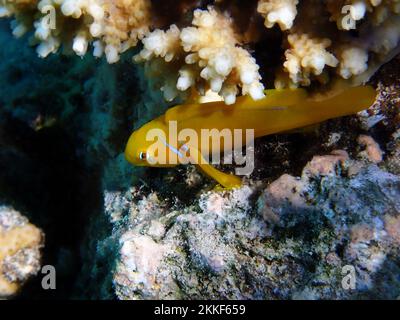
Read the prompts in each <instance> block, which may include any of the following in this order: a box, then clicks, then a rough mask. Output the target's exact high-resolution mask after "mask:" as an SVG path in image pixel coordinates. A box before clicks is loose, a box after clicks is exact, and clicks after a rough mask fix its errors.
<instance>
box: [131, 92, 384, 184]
mask: <svg viewBox="0 0 400 320" xmlns="http://www.w3.org/2000/svg"><path fill="white" fill-rule="evenodd" d="M265 94H266V96H265V98H263V99H260V100H257V101H254V100H252V98H251V97H249V96H242V97H239V98H238V99H237V101H236V103H235V104H234V105H225V104H224V102H220V101H218V102H208V103H189V104H182V105H178V106H175V107H173V108H170V109H169V110H167V112H166V113H165V114H164V115H162V116H160V117H158V118H156V119H154V120H152V121H150V122H148V123H147V124H145V125H143V126H142V127H141V128H139V129H138V130H136V131H134V132H133V133H132V135H131V136H130V138H129V141H128V143H127V146H126V150H125V157H126V159H127V160H128V161H129V162H130V163H132V164H134V165H136V166H153V167H171V166H176V165H178V164H180V163H188V162H190V163H193V164H195V165H196V166H197V167H198V168H199V169H200V170H201V171H203V172H204V173H205V174H206V175H208V176H209V177H211V178H213V179H215V180H216V181H217V182H218V183H220V184H221V185H222V186H224V187H226V188H233V187H238V186H240V185H241V183H242V181H241V179H240V178H239V177H238V176H236V175H233V174H227V173H224V172H221V171H220V170H218V169H216V168H214V167H213V166H212V164H210V162H209V160H207V158H209V156H210V155H211V156H213V155H216V154H217V155H219V154H221V153H222V152H232V149H233V147H237V145H236V144H237V141H236V142H234V141H232V139H231V138H229V135H228V136H227V135H226V133H227V132H228V133H229V132H235V133H237V132H239V133H240V139H238V140H239V144H240V145H239V146H240V147H241V146H244V145H246V137H247V136H246V133H247V132H249V130H252V132H253V138H257V137H261V136H265V135H269V134H275V133H278V132H284V131H289V130H292V129H296V128H301V127H305V126H309V125H312V124H316V123H319V122H322V121H325V120H328V119H332V118H336V117H341V116H345V115H350V114H354V113H356V112H359V111H361V110H364V109H366V108H368V107H369V106H371V105H372V104H373V103H374V101H375V97H376V92H375V90H374V89H373V88H372V87H370V86H359V87H352V88H347V89H344V90H343V91H342V92H340V93H338V94H335V95H334V96H320V97H318V98H317V97H316V96H311V95H310V94H309V93H307V91H306V90H304V89H283V90H266V92H265ZM227 130H228V131H227ZM204 132H206V133H207V134H208V135H207V134H204V135H203V133H204ZM222 132H223V134H221V133H222ZM196 137H197V140H196ZM221 141H223V142H224V143H223V144H221Z"/></svg>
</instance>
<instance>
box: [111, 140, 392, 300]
mask: <svg viewBox="0 0 400 320" xmlns="http://www.w3.org/2000/svg"><path fill="white" fill-rule="evenodd" d="M360 140H363V139H360ZM363 141H364V140H363ZM370 142H371V141H370ZM372 160H373V159H372ZM373 162H374V161H373ZM373 162H372V163H371V162H369V161H368V162H366V161H358V160H353V159H350V158H349V156H348V155H347V153H346V152H344V151H335V152H333V154H331V155H325V156H316V157H314V158H313V159H312V160H311V161H310V162H309V163H308V164H307V165H306V166H305V168H304V170H303V173H302V175H301V177H294V176H291V175H288V174H284V175H282V176H281V177H280V178H278V179H277V180H276V181H274V182H273V183H271V184H270V185H269V186H268V187H267V188H266V189H260V188H257V187H255V186H244V187H242V188H241V189H236V190H233V191H223V192H220V191H210V192H208V193H205V194H202V195H201V196H200V197H199V198H198V199H197V200H195V201H194V202H193V203H192V204H191V205H189V206H179V205H178V206H175V207H174V206H172V207H171V206H170V205H169V204H167V203H166V202H165V201H162V200H160V198H159V197H158V196H157V193H156V192H151V193H148V194H144V193H143V192H142V191H141V190H140V189H137V188H132V189H130V190H128V191H127V192H125V193H121V192H114V193H112V192H107V193H106V194H105V205H106V206H105V207H106V213H107V214H108V215H109V216H110V217H112V220H113V223H114V236H115V238H116V239H118V242H116V245H117V247H118V248H119V249H118V250H119V258H118V262H117V266H116V268H115V271H114V276H113V281H114V285H115V292H116V294H117V296H118V297H119V298H121V299H194V298H199V299H200V298H204V299H349V298H389V299H394V298H396V297H397V296H398V295H399V294H400V291H399V290H400V281H399V279H398V274H399V272H400V267H399V263H400V256H399V246H398V244H399V239H400V233H399V232H400V228H399V221H400V214H399V212H400V202H399V200H398V199H399V197H400V178H399V177H398V176H396V175H393V174H391V173H388V172H386V171H384V170H382V169H380V168H379V167H378V166H377V165H376V164H374V163H373ZM346 268H349V269H346ZM346 270H352V271H353V272H354V276H355V279H354V280H355V287H350V288H349V287H346V285H345V284H343V282H344V281H345V280H346V278H345V276H346Z"/></svg>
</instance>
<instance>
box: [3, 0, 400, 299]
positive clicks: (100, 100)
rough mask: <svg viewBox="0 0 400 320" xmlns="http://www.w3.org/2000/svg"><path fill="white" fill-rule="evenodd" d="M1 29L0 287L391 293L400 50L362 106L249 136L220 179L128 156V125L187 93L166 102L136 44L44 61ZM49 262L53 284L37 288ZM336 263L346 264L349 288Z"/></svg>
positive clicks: (15, 292)
mask: <svg viewBox="0 0 400 320" xmlns="http://www.w3.org/2000/svg"><path fill="white" fill-rule="evenodd" d="M203 7H204V6H203ZM9 25H10V21H9V20H6V19H1V20H0V231H1V232H0V271H1V273H0V298H15V299H66V298H67V299H371V298H372V299H396V298H399V297H400V252H399V251H400V126H399V123H400V118H399V106H400V91H399V89H400V56H397V57H396V56H393V57H391V59H387V60H388V61H387V62H386V61H385V62H386V63H384V64H383V62H382V63H381V64H382V66H381V67H380V68H379V70H377V71H376V73H375V74H374V75H373V76H372V77H371V79H370V80H369V82H368V83H369V84H371V85H372V86H374V87H375V88H377V90H378V97H377V100H376V102H375V103H374V105H373V106H372V107H371V108H370V109H368V110H367V111H365V112H361V113H359V114H357V115H353V116H347V117H342V118H338V119H333V120H329V121H326V122H323V123H322V124H320V125H319V126H318V127H317V128H312V129H310V130H303V131H296V132H291V133H282V134H279V135H270V136H266V137H262V138H258V139H256V141H255V147H254V151H255V170H254V171H253V173H252V174H251V175H250V176H249V177H247V178H246V179H245V182H246V183H245V184H244V185H243V186H242V187H240V188H237V189H233V190H222V189H221V188H216V185H217V183H216V182H215V181H213V180H212V179H210V178H208V177H205V176H203V175H202V174H200V173H199V172H198V171H197V170H196V168H195V167H194V166H191V165H188V166H178V167H175V168H138V167H134V166H132V165H130V164H129V163H128V162H127V161H126V160H125V156H124V149H125V145H126V142H127V140H128V138H129V136H130V134H131V132H132V131H133V130H134V129H137V128H138V127H140V126H141V125H143V124H144V123H146V122H148V121H150V120H152V119H154V118H155V117H157V116H159V115H161V114H163V113H164V112H165V111H166V110H167V109H168V108H169V107H171V106H173V105H176V104H177V103H178V102H180V101H182V99H184V98H183V97H177V99H175V100H172V101H169V102H167V101H165V96H164V94H163V92H162V91H160V90H159V88H158V87H157V86H155V85H154V83H153V82H152V81H149V75H148V73H146V70H145V68H144V67H143V66H140V65H139V66H137V65H133V64H132V62H131V60H132V57H133V56H134V55H135V54H138V53H139V52H140V49H141V48H139V49H137V48H134V49H133V50H131V51H127V52H126V53H124V54H122V55H121V56H120V58H119V59H120V60H119V61H118V63H113V64H110V63H108V62H107V59H96V58H95V57H93V56H92V55H90V54H87V55H84V56H83V57H80V56H77V55H75V54H70V53H68V52H67V53H65V54H64V53H62V52H60V53H56V54H51V55H49V56H48V57H46V59H42V58H40V57H38V54H37V52H35V49H34V48H33V47H32V46H30V45H28V36H27V35H26V36H23V37H22V38H19V39H16V38H15V37H13V35H12V34H11V32H10V30H9ZM273 39H274V40H273V41H276V42H271V43H272V44H273V45H275V43H279V41H280V40H279V37H276V38H275V37H273ZM271 41H272V40H271ZM265 48H266V46H265V44H257V45H256V46H255V47H254V48H253V49H254V50H255V53H254V55H255V56H256V58H257V61H260V63H259V64H260V68H261V69H260V74H261V75H262V76H263V79H265V80H264V84H265V85H266V86H268V84H269V85H271V83H272V80H271V79H268V77H269V76H268V75H267V74H266V73H267V72H266V70H269V67H270V66H269V64H273V63H276V61H279V59H278V60H276V59H277V58H276V56H277V55H279V54H280V52H279V53H278V54H276V53H265V52H266V50H264V49H265ZM271 50H273V49H271ZM278 51H279V50H278ZM107 58H109V57H107ZM274 59H275V60H274ZM257 81H258V80H257ZM164 93H165V92H164ZM233 107H234V106H233ZM219 168H220V169H221V170H225V171H229V170H231V168H230V167H229V166H219ZM45 265H51V266H54V267H55V270H56V272H57V278H56V279H57V288H56V290H44V289H43V288H42V278H43V274H42V273H41V268H42V266H45ZM344 266H353V267H354V268H355V270H356V274H357V278H356V279H357V281H356V287H355V288H352V289H350V290H348V289H346V288H344V287H343V285H342V280H343V276H344V275H343V273H342V271H343V267H344Z"/></svg>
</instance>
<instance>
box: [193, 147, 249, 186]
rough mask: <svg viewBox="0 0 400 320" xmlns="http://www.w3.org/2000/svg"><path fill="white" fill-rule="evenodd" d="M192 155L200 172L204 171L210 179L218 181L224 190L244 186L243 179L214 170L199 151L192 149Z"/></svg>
mask: <svg viewBox="0 0 400 320" xmlns="http://www.w3.org/2000/svg"><path fill="white" fill-rule="evenodd" d="M190 155H191V157H192V159H196V161H195V162H194V164H195V165H196V167H197V168H199V169H200V171H202V172H203V173H204V174H206V175H207V176H209V177H210V178H212V179H214V180H216V181H217V182H218V183H219V184H221V185H222V186H223V187H224V188H227V189H233V188H238V187H240V186H241V185H242V179H240V178H239V177H238V176H235V175H233V174H229V173H225V172H222V171H220V170H218V169H216V168H214V167H213V166H212V165H211V164H209V163H208V161H207V160H206V159H204V157H203V156H202V154H201V153H200V152H199V151H198V150H195V149H193V148H190Z"/></svg>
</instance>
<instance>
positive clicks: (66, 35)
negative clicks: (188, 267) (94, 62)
mask: <svg viewBox="0 0 400 320" xmlns="http://www.w3.org/2000/svg"><path fill="white" fill-rule="evenodd" d="M0 1H1V4H0V16H10V17H13V18H14V20H13V21H12V28H13V33H14V35H15V36H22V35H23V34H24V33H25V32H27V31H29V30H32V29H33V30H34V37H33V43H36V44H38V46H37V52H38V54H39V55H40V56H41V57H45V56H47V55H48V54H49V53H51V52H56V51H57V50H58V48H59V47H60V46H63V47H64V48H65V49H72V50H73V51H75V53H76V54H78V55H80V56H83V55H84V54H85V53H86V51H87V50H88V47H89V46H90V45H92V46H93V47H94V51H93V54H94V55H95V56H96V57H100V56H102V55H103V54H105V56H106V58H107V61H108V62H109V63H114V62H116V61H118V59H119V56H120V54H121V53H122V52H124V51H126V50H128V49H130V48H133V47H135V46H136V45H137V44H139V43H141V44H142V45H143V48H142V50H141V51H140V53H139V54H137V55H136V56H135V61H136V62H139V63H143V64H144V65H145V73H146V75H147V77H148V78H149V79H151V81H153V83H154V85H155V86H156V87H158V88H160V89H161V90H162V91H163V93H164V96H165V98H166V99H167V100H169V101H170V100H173V99H174V98H176V97H178V96H179V97H183V98H187V97H189V96H190V95H192V94H193V93H194V94H201V95H203V94H204V93H206V92H213V93H216V94H217V95H219V97H217V98H218V99H224V100H225V102H226V103H227V104H232V103H234V102H235V100H236V96H237V95H241V94H249V95H250V96H252V97H253V98H254V99H258V98H261V97H262V96H263V88H264V86H263V84H262V82H261V76H260V75H261V74H266V73H267V72H268V73H271V72H274V71H273V70H272V68H270V69H266V68H264V65H269V64H270V61H269V60H268V59H269V57H270V56H271V55H273V54H276V52H279V50H277V48H275V47H274V48H271V46H272V45H271V43H274V46H276V43H277V42H271V41H270V40H271V39H276V38H277V34H279V36H278V37H281V38H282V39H283V42H282V49H283V52H284V54H283V57H281V59H280V60H279V59H275V61H283V63H282V64H281V65H279V64H276V65H274V66H273V67H274V68H275V70H276V78H275V85H276V86H277V87H282V86H290V87H298V86H308V85H311V84H312V83H313V82H314V81H319V82H323V83H328V82H329V80H331V79H333V78H342V79H349V81H351V82H353V83H356V82H357V83H360V82H362V81H365V80H366V79H367V78H368V77H369V76H371V74H372V73H373V72H374V71H375V70H376V69H377V67H378V66H379V65H381V64H382V63H383V62H385V61H387V59H388V58H390V57H391V56H393V54H394V53H395V52H397V51H396V50H397V49H398V48H399V40H400V0H339V1H337V0H327V1H319V0H301V1H300V0H282V1H278V0H258V1H254V2H252V3H251V4H249V6H248V8H247V9H246V10H242V9H243V4H238V2H236V1H233V0H215V1H201V0H177V1H176V2H172V1H171V2H167V3H168V4H169V6H173V7H171V9H170V11H171V12H172V11H174V13H171V14H168V12H166V13H165V16H164V17H161V13H160V10H161V11H162V9H160V8H164V10H165V8H168V6H167V5H166V4H165V2H163V3H162V4H161V3H160V2H159V1H150V0H0ZM206 5H208V7H207V6H206ZM51 8H53V10H54V13H55V17H56V26H55V28H53V26H52V25H51V17H52V16H51V13H52V9H51ZM262 21H264V25H263V24H262ZM354 30H356V32H353V31H354ZM273 41H276V40H273ZM254 48H256V54H255V55H253V49H254ZM259 48H264V49H261V51H262V50H267V51H268V52H260V49H259ZM257 50H258V51H257ZM269 51H271V52H269ZM256 58H257V61H256ZM263 59H265V60H263ZM266 60H268V61H266ZM260 66H261V68H260ZM269 78H270V77H269Z"/></svg>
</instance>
